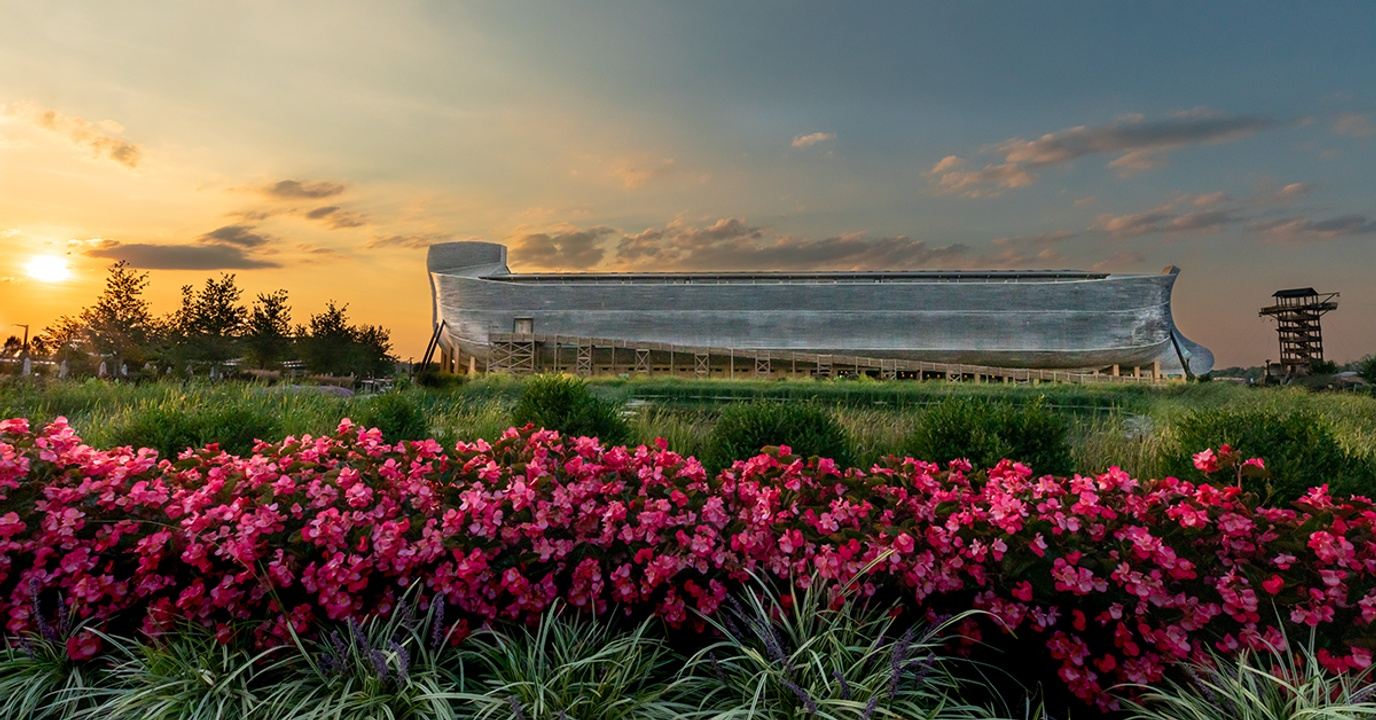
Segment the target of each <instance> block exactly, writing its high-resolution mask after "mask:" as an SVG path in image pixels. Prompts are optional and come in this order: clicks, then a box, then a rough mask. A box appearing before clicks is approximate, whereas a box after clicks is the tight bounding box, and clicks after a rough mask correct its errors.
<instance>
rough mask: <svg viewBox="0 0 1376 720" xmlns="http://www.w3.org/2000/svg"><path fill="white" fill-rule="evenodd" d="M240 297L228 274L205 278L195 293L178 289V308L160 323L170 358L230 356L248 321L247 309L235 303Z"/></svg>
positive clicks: (221, 359) (219, 358)
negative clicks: (179, 296)
mask: <svg viewBox="0 0 1376 720" xmlns="http://www.w3.org/2000/svg"><path fill="white" fill-rule="evenodd" d="M242 296H243V290H241V289H240V288H239V286H238V285H237V284H236V283H235V278H234V275H232V274H228V273H226V274H224V275H221V276H220V277H219V278H206V281H205V285H204V286H203V287H202V288H201V289H200V290H199V291H197V290H195V289H193V288H192V286H190V285H184V286H182V301H181V305H180V306H179V307H178V308H177V310H176V311H175V312H173V313H172V314H171V315H170V316H169V317H168V318H167V319H166V321H165V322H164V325H165V328H166V331H167V332H166V334H167V336H168V337H167V341H168V343H169V344H170V345H171V346H172V352H171V355H172V356H173V357H174V358H177V359H192V360H206V361H211V362H224V361H225V360H228V359H230V358H232V357H234V356H235V355H236V354H237V352H238V349H239V348H238V347H237V345H238V340H239V337H240V336H241V335H242V334H243V332H244V328H245V322H246V320H247V319H248V309H247V308H245V307H244V306H243V305H241V304H240V303H239V298H240V297H242Z"/></svg>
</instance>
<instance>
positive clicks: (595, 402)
mask: <svg viewBox="0 0 1376 720" xmlns="http://www.w3.org/2000/svg"><path fill="white" fill-rule="evenodd" d="M511 414H512V418H513V419H514V420H515V421H516V423H515V424H516V425H518V426H519V425H525V424H527V423H529V424H532V425H534V426H535V427H540V428H545V429H547V430H558V431H559V432H561V433H563V434H565V435H586V436H589V437H595V438H598V439H599V440H601V441H602V442H605V443H619V442H625V441H626V439H627V438H628V437H629V436H630V427H629V426H628V425H627V423H626V420H625V418H623V417H621V407H620V406H619V405H618V404H617V403H614V402H612V401H610V400H603V399H602V398H599V397H597V396H596V395H594V394H593V392H592V390H591V389H589V388H588V384H587V383H585V382H583V381H582V380H581V379H579V378H576V377H573V376H571V375H537V376H536V377H534V378H533V379H531V380H530V381H528V382H527V383H526V384H525V387H524V388H523V389H522V391H521V397H520V399H519V400H517V401H516V408H515V409H514V410H512V413H511Z"/></svg>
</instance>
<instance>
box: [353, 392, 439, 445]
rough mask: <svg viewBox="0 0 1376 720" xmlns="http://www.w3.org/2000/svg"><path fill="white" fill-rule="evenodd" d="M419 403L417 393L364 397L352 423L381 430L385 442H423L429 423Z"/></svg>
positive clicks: (419, 399)
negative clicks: (386, 440)
mask: <svg viewBox="0 0 1376 720" xmlns="http://www.w3.org/2000/svg"><path fill="white" fill-rule="evenodd" d="M421 400H422V398H421V396H420V395H419V394H418V393H405V392H389V393H383V394H381V395H374V396H372V397H364V398H363V399H362V407H361V408H360V410H359V412H358V413H357V416H356V417H355V418H354V420H356V421H358V423H359V424H360V425H364V426H367V427H375V428H377V429H379V430H381V431H382V435H383V436H384V437H386V438H387V439H388V440H423V439H425V438H427V437H429V436H430V423H429V422H428V420H427V418H426V416H425V410H424V409H423V408H422V407H421Z"/></svg>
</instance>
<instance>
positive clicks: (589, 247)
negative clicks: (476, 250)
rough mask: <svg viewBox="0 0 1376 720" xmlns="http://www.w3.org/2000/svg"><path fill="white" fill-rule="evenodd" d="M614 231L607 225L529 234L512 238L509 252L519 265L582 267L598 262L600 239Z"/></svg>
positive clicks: (603, 253) (601, 254)
mask: <svg viewBox="0 0 1376 720" xmlns="http://www.w3.org/2000/svg"><path fill="white" fill-rule="evenodd" d="M614 234H616V230H614V229H612V228H609V227H594V228H588V229H581V230H580V229H572V230H561V231H558V232H544V233H531V234H527V235H520V236H517V237H516V238H514V239H513V241H512V246H511V250H512V253H513V254H514V255H516V256H518V257H519V258H520V261H521V263H522V264H525V263H529V264H531V265H534V266H536V267H541V268H551V269H552V268H566V267H572V268H586V267H592V266H594V265H597V264H598V263H600V262H602V258H603V256H604V255H605V254H606V251H605V250H604V249H603V248H602V246H601V243H602V240H603V239H604V238H606V237H609V236H611V235H614Z"/></svg>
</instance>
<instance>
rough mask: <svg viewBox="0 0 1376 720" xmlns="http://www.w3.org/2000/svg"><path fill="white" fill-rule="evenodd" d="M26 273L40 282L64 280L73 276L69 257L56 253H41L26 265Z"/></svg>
mask: <svg viewBox="0 0 1376 720" xmlns="http://www.w3.org/2000/svg"><path fill="white" fill-rule="evenodd" d="M24 273H25V274H27V275H28V276H29V277H31V278H33V279H34V280H37V281H39V282H47V283H55V282H62V281H63V280H66V279H68V278H70V277H71V276H72V269H71V267H69V266H68V265H67V259H66V258H62V257H57V256H56V255H39V256H37V257H34V258H33V259H32V260H29V262H28V264H26V265H25V266H24Z"/></svg>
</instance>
